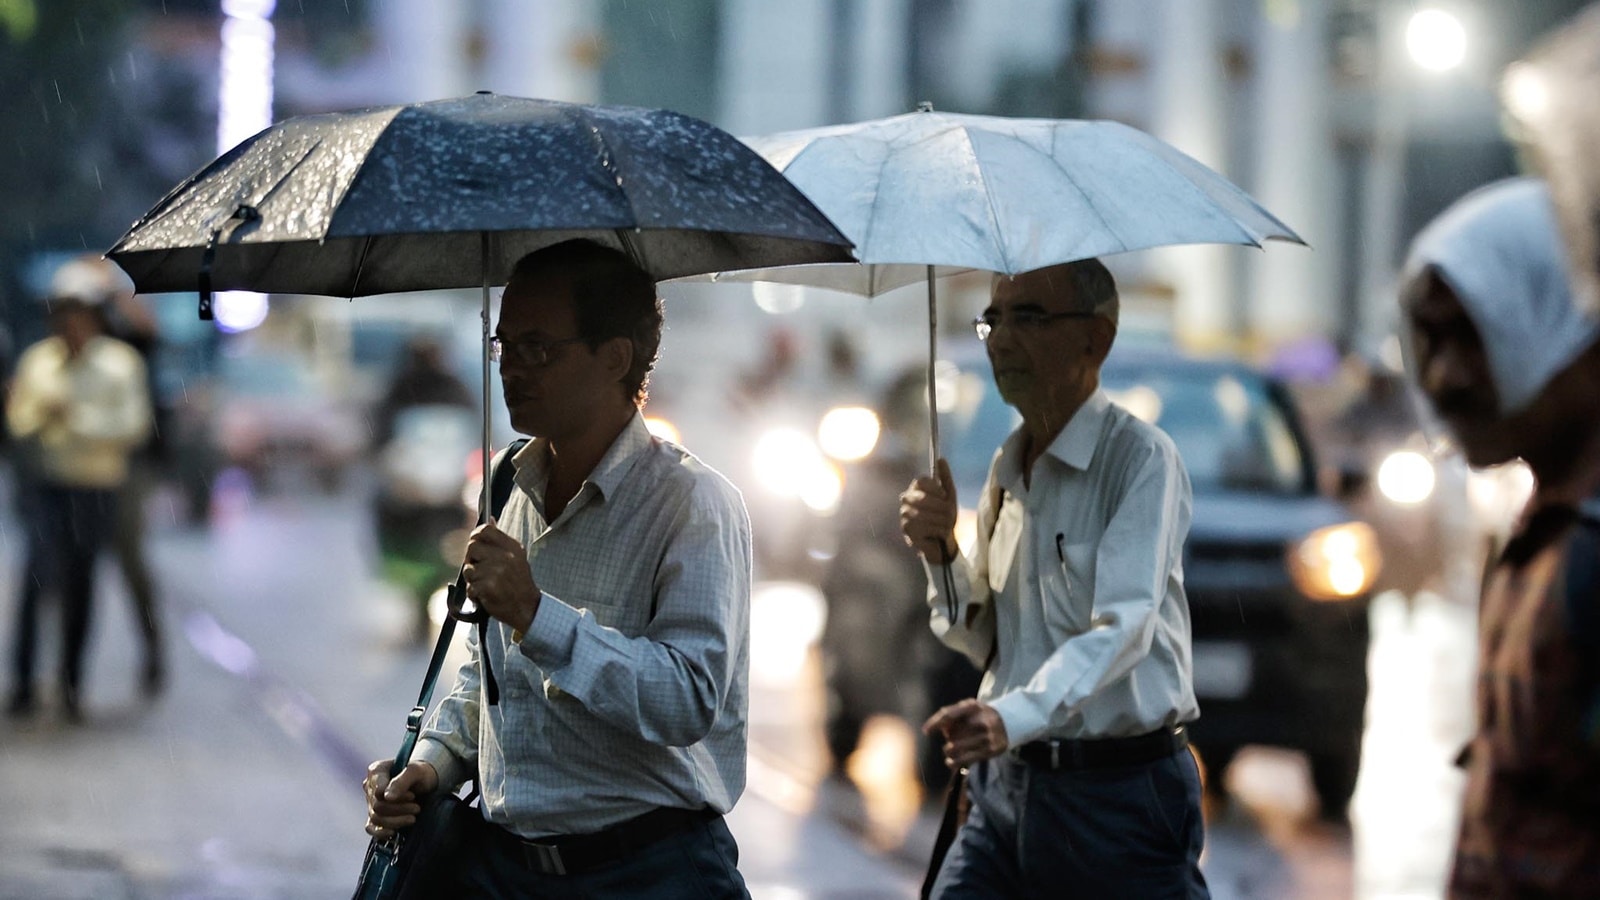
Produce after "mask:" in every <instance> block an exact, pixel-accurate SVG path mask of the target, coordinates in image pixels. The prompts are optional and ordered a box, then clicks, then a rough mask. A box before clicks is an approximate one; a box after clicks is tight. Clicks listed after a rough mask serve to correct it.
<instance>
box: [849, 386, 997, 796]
mask: <svg viewBox="0 0 1600 900" xmlns="http://www.w3.org/2000/svg"><path fill="white" fill-rule="evenodd" d="M877 412H878V418H879V422H880V425H881V429H882V430H881V432H880V434H879V436H878V440H877V444H876V445H875V446H874V447H873V450H872V453H871V454H870V455H868V456H867V457H866V458H864V459H862V460H859V461H857V462H854V463H851V464H849V465H848V466H847V468H846V470H845V484H846V485H848V489H847V490H845V491H844V494H843V497H842V499H841V503H840V507H839V511H838V514H837V515H834V516H832V517H831V519H830V521H831V522H832V524H833V527H834V529H835V547H836V549H835V551H834V553H833V556H832V558H831V559H830V560H829V563H828V566H827V569H826V572H825V574H824V575H823V578H822V583H821V587H822V596H823V599H824V601H825V602H826V604H827V610H828V615H827V618H826V620H825V623H824V626H823V629H822V637H821V640H820V641H819V642H818V648H817V649H818V651H819V653H820V655H821V659H822V673H823V686H824V688H825V690H826V692H827V695H826V704H827V705H826V710H825V713H824V717H823V735H824V737H825V739H826V742H827V746H828V753H829V757H830V759H831V761H832V766H833V773H832V774H833V776H834V777H835V778H840V779H843V778H845V777H846V774H845V766H846V763H847V761H848V760H849V758H850V756H851V754H853V753H855V751H856V749H857V747H858V746H859V744H860V741H861V735H862V731H863V728H864V726H865V725H866V723H867V721H868V719H870V718H871V717H872V716H875V715H880V714H883V715H893V716H897V717H900V718H902V719H905V720H906V721H909V722H911V723H912V724H913V725H918V724H921V722H922V721H923V720H925V719H926V718H927V717H928V716H929V715H931V714H932V713H933V711H934V710H935V709H937V708H939V707H940V706H944V705H945V704H947V703H954V702H955V701H957V700H961V699H963V698H966V697H972V696H974V695H976V693H977V689H978V674H977V670H976V669H975V668H974V667H973V665H972V663H970V662H968V661H967V658H966V657H965V656H962V655H961V654H960V653H957V652H956V651H953V650H951V649H950V648H949V647H946V646H944V644H942V643H940V642H939V639H938V638H936V637H934V635H933V633H932V632H931V631H929V630H928V606H927V601H926V599H925V595H926V593H927V580H926V579H925V578H924V577H923V572H922V564H921V562H920V561H919V560H918V557H917V554H916V553H915V552H913V551H911V550H908V549H907V548H906V547H905V545H904V543H903V542H902V541H901V540H900V538H899V525H898V521H897V519H896V514H897V512H898V510H897V509H896V502H897V498H898V496H899V493H900V491H901V489H902V488H904V486H905V484H906V482H907V481H910V480H911V479H912V478H915V477H916V476H917V474H918V473H919V472H922V471H924V470H925V469H926V467H927V464H928V455H927V452H928V451H927V433H928V398H927V380H926V372H925V370H924V369H923V368H922V367H920V366H919V367H915V368H912V369H910V370H907V371H906V372H904V373H902V374H901V375H899V376H897V377H896V378H894V379H893V380H892V381H891V382H890V384H889V386H888V388H887V389H886V390H885V391H884V392H883V397H882V399H881V400H880V401H879V402H878V404H877ZM918 738H919V739H918V741H917V748H916V767H917V776H918V780H919V781H920V782H921V783H922V786H923V787H924V788H925V789H927V791H928V796H936V793H935V792H936V791H937V789H939V788H941V787H943V786H944V785H945V784H946V783H948V782H949V778H950V775H949V770H948V769H946V768H945V765H944V748H943V741H942V739H938V738H934V737H929V736H927V735H919V736H918Z"/></svg>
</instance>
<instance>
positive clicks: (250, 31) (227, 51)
mask: <svg viewBox="0 0 1600 900" xmlns="http://www.w3.org/2000/svg"><path fill="white" fill-rule="evenodd" d="M276 7H277V0H222V12H223V16H224V18H223V20H222V58H221V60H220V67H221V80H220V82H219V83H218V85H217V152H218V153H226V152H228V151H229V150H232V149H233V147H234V145H236V144H238V143H239V142H240V141H242V140H244V139H245V138H248V137H250V136H251V135H253V134H255V133H256V132H258V131H260V130H261V129H263V128H266V127H267V126H268V125H271V124H272V65H273V44H274V42H275V39H276V33H275V32H274V30H273V27H272V13H273V12H274V10H275V8H276ZM216 316H217V327H218V328H220V329H221V330H223V331H227V332H236V331H249V330H250V329H252V328H254V327H256V326H257V325H260V324H261V323H262V322H263V321H265V320H266V318H267V295H266V294H259V293H256V292H255V291H221V292H219V293H218V294H217V297H216Z"/></svg>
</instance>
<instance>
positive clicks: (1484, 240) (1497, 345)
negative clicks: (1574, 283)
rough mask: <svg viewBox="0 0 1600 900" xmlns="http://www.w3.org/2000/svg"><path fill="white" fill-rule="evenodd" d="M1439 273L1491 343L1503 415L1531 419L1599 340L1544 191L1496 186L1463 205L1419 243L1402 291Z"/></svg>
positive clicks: (1523, 182)
mask: <svg viewBox="0 0 1600 900" xmlns="http://www.w3.org/2000/svg"><path fill="white" fill-rule="evenodd" d="M1430 266H1432V267H1433V268H1435V269H1436V270H1437V271H1438V273H1439V275H1440V277H1441V278H1443V279H1444V281H1445V283H1447V284H1449V285H1450V287H1451V288H1452V289H1453V290H1454V291H1455V293H1456V296H1457V297H1459V298H1460V300H1461V305H1462V306H1463V307H1464V308H1465V309H1466V312H1467V315H1468V316H1469V317H1470V318H1471V319H1472V323H1473V324H1474V325H1476V326H1477V328H1478V333H1479V335H1481V336H1482V338H1483V347H1484V352H1485V354H1486V355H1487V357H1488V361H1489V372H1490V376H1491V377H1492V378H1493V379H1494V384H1495V389H1496V391H1497V392H1498V393H1499V396H1500V414H1501V415H1502V416H1509V415H1513V414H1515V413H1518V412H1521V411H1522V410H1524V409H1526V408H1527V407H1528V405H1529V404H1530V403H1532V402H1533V400H1534V398H1536V397H1537V396H1538V395H1539V392H1540V391H1542V390H1543V389H1544V386H1545V385H1546V384H1548V383H1549V381H1550V379H1551V378H1552V377H1554V376H1555V375H1556V374H1557V373H1558V372H1560V371H1561V370H1562V369H1565V368H1566V367H1567V366H1568V365H1569V364H1571V363H1572V361H1573V360H1574V359H1576V358H1577V357H1578V355H1579V354H1580V353H1582V352H1583V350H1584V349H1585V348H1586V347H1588V346H1589V345H1590V344H1591V343H1593V342H1594V340H1595V337H1596V335H1597V334H1600V322H1597V321H1596V320H1595V319H1593V318H1590V317H1589V316H1586V315H1585V314H1584V313H1583V312H1581V311H1580V310H1579V308H1578V306H1577V304H1576V303H1574V301H1573V294H1572V287H1571V281H1570V279H1569V278H1568V269H1567V260H1566V257H1565V255H1564V254H1563V249H1562V244H1561V237H1560V235H1559V233H1558V232H1557V230H1556V217H1555V208H1554V206H1553V205H1552V204H1551V201H1550V193H1549V191H1548V190H1547V189H1546V187H1545V184H1544V182H1542V181H1540V180H1538V179H1534V178H1511V179H1506V180H1504V181H1498V182H1495V183H1493V184H1490V185H1488V186H1486V187H1483V188H1479V189H1478V190H1476V191H1473V192H1472V193H1470V194H1468V195H1467V196H1465V197H1463V198H1461V199H1460V200H1458V201H1456V202H1455V204H1453V205H1452V206H1450V208H1448V209H1446V210H1445V211H1444V212H1443V213H1441V214H1440V215H1439V216H1438V218H1436V219H1434V220H1433V221H1432V222H1431V223H1429V224H1428V226H1427V227H1426V228H1424V229H1423V230H1422V232H1421V233H1420V234H1418V235H1417V238H1416V240H1415V241H1413V242H1412V244H1411V255H1410V257H1409V258H1408V259H1407V260H1406V265H1405V270H1404V272H1403V273H1402V283H1403V284H1405V283H1410V282H1411V281H1412V280H1413V279H1415V278H1416V277H1417V276H1419V275H1421V274H1422V273H1423V272H1425V271H1426V270H1427V268H1428V267H1430Z"/></svg>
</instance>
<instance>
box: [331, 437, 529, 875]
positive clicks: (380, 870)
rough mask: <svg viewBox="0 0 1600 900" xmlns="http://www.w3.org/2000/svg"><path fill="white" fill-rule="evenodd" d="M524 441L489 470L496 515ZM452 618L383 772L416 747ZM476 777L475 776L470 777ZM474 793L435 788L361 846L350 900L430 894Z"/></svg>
mask: <svg viewBox="0 0 1600 900" xmlns="http://www.w3.org/2000/svg"><path fill="white" fill-rule="evenodd" d="M525 443H527V441H526V440H525V439H524V440H518V441H516V442H514V443H512V444H511V446H510V447H509V448H507V449H506V451H505V453H504V455H503V456H501V458H500V460H499V461H498V462H496V463H495V465H494V466H493V469H492V472H491V474H490V487H489V509H490V511H491V512H490V514H491V515H493V516H496V517H498V516H499V515H500V510H501V509H503V508H504V507H505V505H506V500H507V499H508V498H509V497H510V496H511V485H512V477H513V475H514V474H515V472H516V468H515V467H514V466H511V465H508V464H507V463H508V461H509V460H510V459H511V457H512V456H513V455H515V454H516V452H517V450H519V449H520V448H521V447H522V445H523V444H525ZM465 581H466V563H465V562H464V561H463V563H462V571H461V572H460V573H458V574H457V575H456V581H455V584H452V585H451V586H450V592H451V593H453V594H455V595H456V596H455V597H454V598H452V600H453V602H452V604H451V606H452V608H460V605H461V598H462V597H463V596H464V591H465V590H466V584H465ZM455 625H456V622H455V619H454V618H452V617H448V616H447V617H445V620H444V624H443V625H442V626H440V628H439V640H438V641H437V642H436V643H435V644H434V645H433V657H432V658H431V659H429V660H428V672H427V674H426V675H424V676H423V678H422V691H421V693H420V694H418V696H417V705H416V706H414V707H412V709H411V712H410V713H409V714H408V715H407V716H406V736H405V739H404V740H402V741H401V742H400V752H399V753H396V754H395V757H394V763H393V764H392V765H390V766H389V777H391V778H393V777H394V776H396V775H398V774H400V772H401V770H403V769H404V768H405V767H406V764H407V763H409V762H410V761H411V751H412V750H414V749H416V746H417V737H418V736H419V735H420V734H421V732H422V718H423V716H425V715H427V712H428V703H429V701H430V700H432V698H433V688H434V685H435V684H436V683H437V682H438V680H439V670H440V668H442V667H443V666H444V657H445V653H446V651H448V650H449V649H450V639H451V638H452V637H453V636H454V635H455ZM474 780H476V779H474ZM476 797H477V788H476V785H474V788H473V791H472V793H470V794H468V795H467V796H465V797H461V796H457V795H456V794H455V793H454V792H451V791H443V790H441V791H435V792H434V793H433V794H432V795H430V796H429V797H426V798H424V799H423V800H422V803H421V806H422V810H421V812H419V813H418V814H417V821H416V824H414V825H412V826H411V827H409V828H406V829H404V830H402V831H400V832H399V833H397V834H394V835H392V836H390V837H387V838H384V839H382V840H379V839H378V838H373V839H372V841H371V843H369V844H368V845H367V856H366V859H365V861H363V863H362V865H361V880H360V881H359V882H357V883H356V891H355V894H354V895H352V900H404V898H418V897H422V898H425V897H436V896H438V892H439V884H438V882H439V879H440V878H441V877H442V876H443V875H444V874H445V870H446V867H447V865H448V861H449V860H450V859H451V858H452V857H454V856H456V855H457V851H458V850H459V849H460V847H461V845H462V843H463V842H464V841H465V840H466V838H467V836H468V835H470V834H471V833H472V832H473V831H474V830H475V829H477V828H479V827H480V826H482V824H483V814H482V813H480V812H479V811H478V809H477V808H476V807H475V806H473V805H472V802H473V800H474V799H476Z"/></svg>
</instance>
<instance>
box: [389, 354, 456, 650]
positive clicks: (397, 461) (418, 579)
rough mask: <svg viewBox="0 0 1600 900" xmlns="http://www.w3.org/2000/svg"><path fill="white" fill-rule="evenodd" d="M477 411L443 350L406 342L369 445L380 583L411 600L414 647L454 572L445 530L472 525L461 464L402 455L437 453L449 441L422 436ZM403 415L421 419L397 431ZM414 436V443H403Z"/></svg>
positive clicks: (424, 634) (429, 624)
mask: <svg viewBox="0 0 1600 900" xmlns="http://www.w3.org/2000/svg"><path fill="white" fill-rule="evenodd" d="M476 410H477V405H476V404H474V403H473V399H472V391H471V390H469V389H468V388H467V385H466V383H465V382H463V381H462V380H461V379H460V378H458V377H456V375H455V373H454V372H452V371H450V367H449V365H448V364H447V363H446V359H445V351H444V347H442V346H441V345H440V344H439V342H438V341H437V340H435V339H433V338H431V337H417V338H413V339H412V340H411V341H410V342H408V343H407V344H406V348H405V352H404V355H403V356H402V359H401V361H400V364H399V366H398V367H397V368H396V369H395V373H394V377H393V378H392V379H391V380H390V382H389V386H388V387H387V388H386V389H385V391H384V395H383V397H382V398H381V399H380V400H379V401H378V406H377V409H376V414H375V416H374V419H375V421H374V423H373V432H374V434H373V437H374V443H375V446H376V447H377V450H378V454H379V456H380V459H381V461H382V465H380V467H379V470H380V481H379V490H378V491H377V497H376V501H377V511H376V512H377V515H376V518H377V533H378V551H379V553H380V554H381V555H382V559H383V575H384V578H385V579H387V580H388V581H389V582H390V583H391V584H394V585H396V586H398V587H400V588H401V589H403V590H404V591H405V592H406V593H407V594H409V595H410V599H411V601H412V628H411V637H412V640H413V641H415V642H417V643H423V642H425V641H426V640H427V638H428V633H429V630H430V629H431V628H432V625H433V622H432V620H431V619H430V618H429V615H428V600H429V598H430V597H431V596H432V595H433V593H434V591H436V590H437V589H438V588H439V587H440V586H441V585H442V584H444V583H445V581H447V580H448V579H449V577H450V576H451V575H453V574H454V570H455V566H453V565H450V564H449V561H448V560H447V559H446V558H445V556H444V553H443V551H442V547H441V543H442V542H443V541H444V540H445V538H446V536H447V535H449V534H450V533H451V532H454V531H459V530H462V529H464V528H465V527H466V526H467V525H470V524H471V523H470V521H466V518H467V516H466V512H465V509H464V507H463V506H462V503H461V488H462V486H463V485H464V484H465V481H466V471H465V467H464V466H463V465H462V462H461V460H460V459H428V460H426V461H423V460H418V459H416V458H414V457H415V456H416V452H408V450H409V448H410V447H413V446H415V447H418V448H420V450H421V451H426V452H428V453H429V455H430V456H437V455H441V454H438V453H437V450H438V449H439V448H440V447H447V446H450V444H449V443H448V442H443V441H442V440H429V438H434V439H439V438H440V435H438V434H434V435H428V434H427V432H428V431H429V430H439V431H445V430H446V429H447V428H448V426H450V425H451V424H455V423H462V422H475V421H476V417H475V416H474V413H475V411H476ZM407 411H410V414H411V415H414V416H418V417H420V418H419V419H418V420H417V421H416V422H413V425H414V426H415V427H413V428H410V429H406V430H405V432H404V433H401V432H397V430H396V427H395V426H396V422H397V421H398V420H399V419H400V417H401V416H402V415H403V414H406V413H407ZM473 430H474V431H475V430H476V429H473ZM447 433H457V432H455V431H449V432H447ZM413 439H415V440H416V443H415V444H413V443H409V442H410V441H412V440H413ZM473 446H476V441H474V444H473ZM433 472H440V473H455V474H458V475H459V481H457V480H456V479H454V478H451V479H448V480H435V479H434V478H432V477H427V476H430V475H431V473H433Z"/></svg>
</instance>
